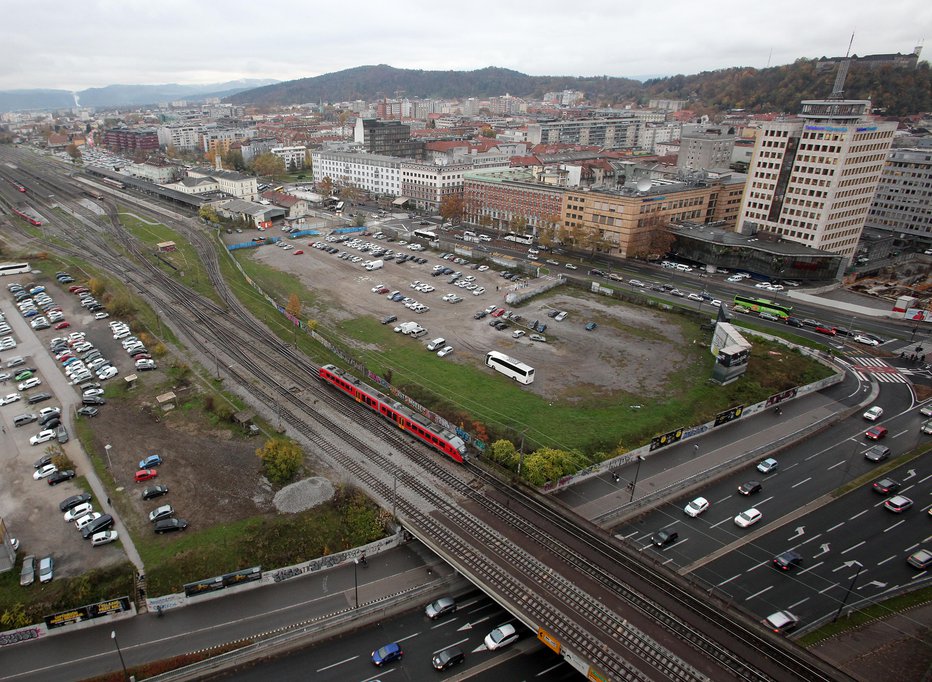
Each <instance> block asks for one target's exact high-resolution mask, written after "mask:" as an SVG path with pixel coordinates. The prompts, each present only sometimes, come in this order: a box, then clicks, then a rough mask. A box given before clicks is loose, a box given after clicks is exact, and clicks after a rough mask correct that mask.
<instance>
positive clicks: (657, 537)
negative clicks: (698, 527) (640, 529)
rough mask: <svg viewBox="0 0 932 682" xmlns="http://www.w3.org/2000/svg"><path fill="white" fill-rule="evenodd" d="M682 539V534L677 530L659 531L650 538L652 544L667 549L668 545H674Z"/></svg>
mask: <svg viewBox="0 0 932 682" xmlns="http://www.w3.org/2000/svg"><path fill="white" fill-rule="evenodd" d="M679 537H680V534H679V533H677V532H676V531H675V530H670V529H664V530H658V531H657V532H656V533H654V534H653V535H651V536H650V541H651V544H653V545H654V546H655V547H666V546H667V545H672V544H673V543H674V542H676V541H677V540H678V539H679Z"/></svg>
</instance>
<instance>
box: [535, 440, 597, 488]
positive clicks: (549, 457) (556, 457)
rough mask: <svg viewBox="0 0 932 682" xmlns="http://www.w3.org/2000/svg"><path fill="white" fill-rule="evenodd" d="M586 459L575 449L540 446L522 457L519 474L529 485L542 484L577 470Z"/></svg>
mask: <svg viewBox="0 0 932 682" xmlns="http://www.w3.org/2000/svg"><path fill="white" fill-rule="evenodd" d="M585 465H586V459H585V457H583V456H582V455H581V454H580V453H579V452H576V451H575V450H556V449H553V448H541V449H540V450H535V451H534V452H532V453H531V454H530V455H526V456H525V458H524V466H523V467H522V470H521V476H522V478H524V479H525V480H526V481H527V482H528V483H530V484H531V485H543V484H544V483H546V482H547V481H556V480H559V479H560V478H561V477H563V476H566V475H568V474H572V473H575V472H576V471H579V470H580V469H581V468H583V467H584V466H585Z"/></svg>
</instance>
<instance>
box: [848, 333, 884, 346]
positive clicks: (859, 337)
mask: <svg viewBox="0 0 932 682" xmlns="http://www.w3.org/2000/svg"><path fill="white" fill-rule="evenodd" d="M854 340H855V341H857V342H858V343H863V344H864V345H865V346H879V345H880V342H879V341H877V339H875V338H872V337H870V336H865V335H864V334H855V335H854Z"/></svg>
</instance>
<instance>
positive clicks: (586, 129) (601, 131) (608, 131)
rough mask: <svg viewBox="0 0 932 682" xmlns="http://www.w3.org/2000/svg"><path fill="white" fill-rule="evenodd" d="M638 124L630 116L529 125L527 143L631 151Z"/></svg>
mask: <svg viewBox="0 0 932 682" xmlns="http://www.w3.org/2000/svg"><path fill="white" fill-rule="evenodd" d="M641 125H642V123H641V121H640V120H639V119H638V118H636V117H634V116H612V117H601V118H596V117H593V118H581V119H576V120H561V121H545V122H540V123H529V124H528V127H527V141H528V143H529V144H531V145H537V144H580V145H589V146H597V147H600V148H602V149H633V148H634V147H635V146H636V145H637V139H638V133H639V130H640V127H641Z"/></svg>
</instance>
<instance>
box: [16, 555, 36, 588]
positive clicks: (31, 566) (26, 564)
mask: <svg viewBox="0 0 932 682" xmlns="http://www.w3.org/2000/svg"><path fill="white" fill-rule="evenodd" d="M35 580H36V557H35V555H33V554H28V555H26V556H25V557H24V558H23V567H22V568H21V569H20V571H19V584H20V585H22V586H23V587H28V586H29V585H32V584H33V583H34V582H35Z"/></svg>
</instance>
